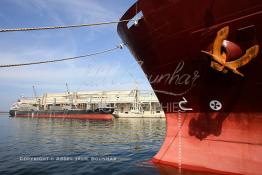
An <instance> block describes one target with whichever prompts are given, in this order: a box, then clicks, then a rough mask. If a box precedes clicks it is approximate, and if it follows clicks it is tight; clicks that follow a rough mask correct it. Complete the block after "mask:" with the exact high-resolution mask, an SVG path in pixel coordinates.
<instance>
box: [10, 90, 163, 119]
mask: <svg viewBox="0 0 262 175" xmlns="http://www.w3.org/2000/svg"><path fill="white" fill-rule="evenodd" d="M34 91H35V89H34ZM34 94H36V93H34ZM9 114H10V116H11V117H32V118H63V119H64V118H70V119H95V120H100V119H101V120H112V119H113V117H116V118H162V117H165V115H164V112H163V111H162V108H161V106H160V104H159V102H158V100H157V98H156V96H155V94H154V93H152V92H149V91H139V90H137V89H134V90H127V91H83V92H67V93H46V94H44V95H43V96H36V95H35V97H21V98H20V99H19V100H18V101H17V102H15V103H14V104H13V105H12V106H11V108H10V111H9Z"/></svg>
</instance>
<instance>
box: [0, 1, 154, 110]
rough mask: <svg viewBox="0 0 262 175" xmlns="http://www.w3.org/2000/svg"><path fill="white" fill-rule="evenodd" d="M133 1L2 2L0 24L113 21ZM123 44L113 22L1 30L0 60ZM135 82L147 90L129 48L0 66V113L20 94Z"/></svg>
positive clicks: (75, 52) (41, 57)
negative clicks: (79, 56) (42, 29)
mask: <svg viewBox="0 0 262 175" xmlns="http://www.w3.org/2000/svg"><path fill="white" fill-rule="evenodd" d="M134 2H135V0H23V1H21V0H1V2H0V21H1V23H0V28H17V27H34V26H53V25H68V24H82V23H97V22H105V21H116V20H118V19H119V18H120V17H121V16H122V14H123V13H124V12H125V11H126V10H127V9H128V8H129V7H130V6H131V5H132V4H133V3H134ZM120 43H121V39H120V38H119V36H118V35H117V31H116V25H106V26H97V27H90V28H78V29H65V30H49V31H31V32H16V33H0V64H15V63H22V62H30V61H40V60H47V59H50V58H51V59H52V58H65V57H71V56H77V55H84V54H88V53H93V52H97V51H101V50H105V49H108V48H113V47H115V46H116V45H118V44H120ZM135 81H137V82H138V84H139V85H138V86H139V88H140V89H143V90H148V89H150V85H149V84H148V82H147V80H146V78H145V76H144V74H143V72H142V71H141V69H140V67H139V66H138V64H137V63H136V62H135V60H134V58H133V56H132V55H131V54H130V52H129V50H128V49H127V48H125V49H123V50H116V51H114V52H111V53H109V54H104V55H99V56H95V57H90V58H86V59H81V60H77V61H76V60H75V61H67V62H61V63H52V64H44V65H34V66H25V67H15V68H1V69H0V98H1V101H0V111H1V110H5V111H6V110H8V109H9V106H10V104H12V103H13V102H15V101H16V100H17V99H18V98H19V97H20V96H21V95H24V96H32V94H33V91H32V86H33V85H35V86H36V90H37V94H38V95H41V94H43V93H46V92H64V91H66V86H65V84H66V83H68V84H69V87H70V90H71V91H83V90H128V89H132V88H134V87H135Z"/></svg>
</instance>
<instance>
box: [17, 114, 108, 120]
mask: <svg viewBox="0 0 262 175" xmlns="http://www.w3.org/2000/svg"><path fill="white" fill-rule="evenodd" d="M15 117H26V118H27V117H31V118H62V119H88V120H112V119H113V116H112V114H71V115H70V114H62V115H61V114H41V115H37V114H36V115H32V114H18V115H16V116H15Z"/></svg>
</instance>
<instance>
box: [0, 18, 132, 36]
mask: <svg viewBox="0 0 262 175" xmlns="http://www.w3.org/2000/svg"><path fill="white" fill-rule="evenodd" d="M129 21H135V20H133V19H126V20H120V21H110V22H100V23H93V24H78V25H67V26H47V27H29V28H13V29H0V32H1V33H3V32H22V31H34V30H54V29H68V28H78V27H92V26H99V25H109V24H118V23H123V22H129Z"/></svg>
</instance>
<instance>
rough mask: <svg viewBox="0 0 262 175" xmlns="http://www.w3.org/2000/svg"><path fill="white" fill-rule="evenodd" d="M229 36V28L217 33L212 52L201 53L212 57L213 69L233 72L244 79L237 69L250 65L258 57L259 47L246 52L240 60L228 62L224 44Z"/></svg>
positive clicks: (253, 47) (255, 46)
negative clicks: (223, 50) (223, 48)
mask: <svg viewBox="0 0 262 175" xmlns="http://www.w3.org/2000/svg"><path fill="white" fill-rule="evenodd" d="M228 34H229V27H228V26H226V27H224V28H222V29H221V30H219V31H218V32H217V36H216V39H215V41H214V44H213V48H212V50H211V51H203V50H202V51H201V52H202V53H204V54H206V55H208V56H209V57H211V59H212V61H211V67H212V68H213V69H215V70H217V71H219V72H223V73H227V72H228V71H231V72H233V73H235V74H237V75H240V76H241V77H244V74H242V73H241V72H239V71H238V70H237V69H238V68H239V67H242V66H244V65H246V64H247V63H249V62H250V61H251V60H252V59H253V58H255V57H256V56H257V55H258V52H259V45H254V46H252V47H250V48H249V49H247V50H246V53H245V54H244V55H243V56H241V57H240V58H239V59H236V60H234V61H228V62H227V61H226V60H227V54H226V53H225V52H222V50H221V49H222V44H223V42H224V41H225V40H226V39H227V37H228Z"/></svg>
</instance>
